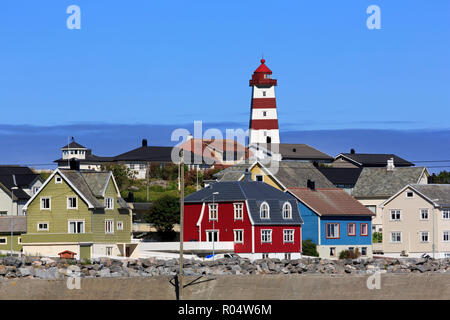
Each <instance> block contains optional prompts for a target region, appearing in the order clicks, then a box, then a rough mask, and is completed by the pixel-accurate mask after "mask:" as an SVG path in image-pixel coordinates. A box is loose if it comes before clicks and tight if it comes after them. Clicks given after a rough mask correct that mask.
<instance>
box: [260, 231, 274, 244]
mask: <svg viewBox="0 0 450 320" xmlns="http://www.w3.org/2000/svg"><path fill="white" fill-rule="evenodd" d="M264 239H265V240H264ZM261 243H272V229H261Z"/></svg>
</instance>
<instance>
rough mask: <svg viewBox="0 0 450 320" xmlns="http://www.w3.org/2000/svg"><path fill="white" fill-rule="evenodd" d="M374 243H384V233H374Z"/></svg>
mask: <svg viewBox="0 0 450 320" xmlns="http://www.w3.org/2000/svg"><path fill="white" fill-rule="evenodd" d="M372 242H373V243H382V242H383V233H382V232H374V233H373V234H372Z"/></svg>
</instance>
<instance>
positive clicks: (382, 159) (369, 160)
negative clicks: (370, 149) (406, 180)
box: [336, 153, 414, 167]
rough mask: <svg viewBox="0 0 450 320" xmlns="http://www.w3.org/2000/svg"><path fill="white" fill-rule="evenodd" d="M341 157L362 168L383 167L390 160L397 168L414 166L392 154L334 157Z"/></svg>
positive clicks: (356, 154)
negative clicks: (392, 160)
mask: <svg viewBox="0 0 450 320" xmlns="http://www.w3.org/2000/svg"><path fill="white" fill-rule="evenodd" d="M341 156H343V157H345V158H347V159H350V160H352V161H354V162H356V163H358V164H359V165H361V166H363V167H385V166H386V165H387V161H388V160H389V159H391V158H393V159H394V165H395V166H397V167H410V166H413V165H414V163H411V162H409V161H407V160H405V159H403V158H400V157H399V156H397V155H395V154H392V153H341V154H339V155H337V156H336V159H337V158H339V157H341Z"/></svg>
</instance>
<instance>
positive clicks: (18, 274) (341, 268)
mask: <svg viewBox="0 0 450 320" xmlns="http://www.w3.org/2000/svg"><path fill="white" fill-rule="evenodd" d="M178 270H179V269H178V260H177V259H171V260H160V259H156V258H148V259H125V260H123V259H122V260H115V259H110V258H106V257H105V258H95V259H91V260H81V261H77V260H69V259H59V258H54V259H50V258H38V257H34V258H33V257H3V258H0V280H4V279H13V278H38V279H47V280H48V279H63V278H65V277H71V276H72V277H73V276H79V277H81V278H96V277H153V276H174V275H176V274H177V273H178ZM377 271H379V272H381V273H398V274H407V273H447V274H449V275H450V258H447V259H425V258H401V259H395V258H359V259H354V260H351V259H345V260H328V259H320V258H302V259H295V260H280V259H261V260H255V261H250V260H249V259H246V258H239V257H234V258H224V259H218V260H216V261H201V260H190V259H187V260H185V261H184V275H185V276H203V275H206V276H214V275H252V274H330V275H333V274H348V275H352V274H359V275H361V274H372V273H374V272H377Z"/></svg>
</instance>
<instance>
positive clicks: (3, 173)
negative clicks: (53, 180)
mask: <svg viewBox="0 0 450 320" xmlns="http://www.w3.org/2000/svg"><path fill="white" fill-rule="evenodd" d="M13 175H15V177H16V184H17V187H18V188H19V189H18V190H14V197H15V198H18V199H24V200H27V199H30V196H29V195H28V194H27V193H26V192H25V191H23V190H21V188H29V187H30V185H31V184H32V183H33V182H34V181H35V180H36V179H41V178H40V175H39V174H37V173H34V172H33V171H32V170H31V169H30V168H28V167H21V166H13V165H1V166H0V185H2V186H3V187H4V188H2V189H5V188H6V190H4V191H5V192H8V193H11V188H12V187H15V186H16V185H15V184H14V180H13ZM41 180H42V179H41Z"/></svg>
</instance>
